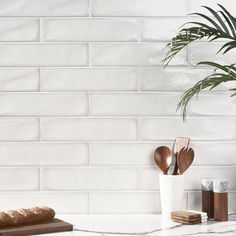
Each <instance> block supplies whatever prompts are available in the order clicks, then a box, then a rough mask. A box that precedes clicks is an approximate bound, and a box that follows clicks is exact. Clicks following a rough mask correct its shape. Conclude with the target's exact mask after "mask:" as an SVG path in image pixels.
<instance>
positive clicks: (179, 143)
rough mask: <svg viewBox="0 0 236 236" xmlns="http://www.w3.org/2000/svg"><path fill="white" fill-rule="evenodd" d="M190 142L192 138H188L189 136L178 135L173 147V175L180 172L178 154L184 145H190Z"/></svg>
mask: <svg viewBox="0 0 236 236" xmlns="http://www.w3.org/2000/svg"><path fill="white" fill-rule="evenodd" d="M189 142H190V138H187V137H177V138H176V139H175V143H174V147H173V155H174V157H173V159H172V164H171V165H172V166H174V171H173V175H177V174H178V165H177V155H178V153H179V151H180V150H181V149H182V148H183V147H188V145H189Z"/></svg>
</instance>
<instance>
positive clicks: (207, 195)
mask: <svg viewBox="0 0 236 236" xmlns="http://www.w3.org/2000/svg"><path fill="white" fill-rule="evenodd" d="M201 185H202V211H203V212H206V213H207V216H208V218H209V219H211V218H214V194H213V179H202V180H201Z"/></svg>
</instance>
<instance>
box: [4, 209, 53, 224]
mask: <svg viewBox="0 0 236 236" xmlns="http://www.w3.org/2000/svg"><path fill="white" fill-rule="evenodd" d="M54 216H55V211H54V210H53V209H51V208H49V207H46V206H42V207H32V208H28V209H23V208H22V209H17V210H10V211H2V212H0V227H10V226H18V225H27V224H32V223H39V222H42V221H48V220H51V219H53V218H54Z"/></svg>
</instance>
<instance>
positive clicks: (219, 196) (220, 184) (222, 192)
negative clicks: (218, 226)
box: [213, 179, 228, 221]
mask: <svg viewBox="0 0 236 236" xmlns="http://www.w3.org/2000/svg"><path fill="white" fill-rule="evenodd" d="M213 192H214V218H215V220H219V221H227V220H228V181H227V180H225V179H215V180H214V181H213Z"/></svg>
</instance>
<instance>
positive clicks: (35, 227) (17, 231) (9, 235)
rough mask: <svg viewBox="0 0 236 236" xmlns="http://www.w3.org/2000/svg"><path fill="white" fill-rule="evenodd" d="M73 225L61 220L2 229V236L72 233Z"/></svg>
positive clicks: (0, 233) (0, 231) (0, 235)
mask: <svg viewBox="0 0 236 236" xmlns="http://www.w3.org/2000/svg"><path fill="white" fill-rule="evenodd" d="M72 230H73V225H72V224H70V223H67V222H65V221H62V220H59V219H56V218H55V219H53V220H51V221H47V222H44V223H40V224H32V225H25V226H17V227H7V228H1V229H0V236H26V235H35V234H45V233H56V232H65V231H72Z"/></svg>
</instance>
